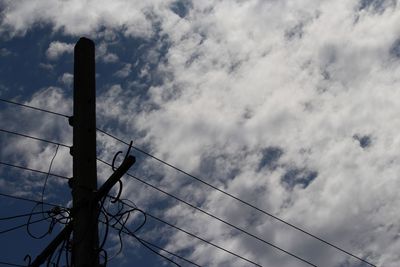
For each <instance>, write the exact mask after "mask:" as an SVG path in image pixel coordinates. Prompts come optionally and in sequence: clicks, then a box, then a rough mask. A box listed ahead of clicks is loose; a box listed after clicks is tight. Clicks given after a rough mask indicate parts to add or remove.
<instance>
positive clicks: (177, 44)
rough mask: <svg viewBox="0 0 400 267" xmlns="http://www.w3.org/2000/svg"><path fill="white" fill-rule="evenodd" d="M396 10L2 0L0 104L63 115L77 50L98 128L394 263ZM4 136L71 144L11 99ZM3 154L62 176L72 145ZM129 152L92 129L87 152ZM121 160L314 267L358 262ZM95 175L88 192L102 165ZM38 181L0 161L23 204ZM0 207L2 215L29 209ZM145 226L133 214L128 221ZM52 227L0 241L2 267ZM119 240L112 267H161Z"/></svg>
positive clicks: (399, 14) (35, 192)
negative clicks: (84, 42)
mask: <svg viewBox="0 0 400 267" xmlns="http://www.w3.org/2000/svg"><path fill="white" fill-rule="evenodd" d="M399 9H400V6H399V4H398V1H396V0H346V1H344V0H340V1H327V0H281V1H276V0H263V1H262V0H248V1H246V0H202V1H190V0H163V1H161V0H148V1H139V0H115V1H106V0H97V1H95V0H85V1H78V0H57V1H54V0H29V1H13V0H0V40H1V41H0V97H1V98H2V99H7V100H11V101H15V102H19V103H24V104H26V105H31V106H35V107H39V108H43V109H46V110H51V111H55V112H59V113H62V114H66V115H72V107H73V101H72V96H73V49H74V45H75V43H76V42H77V41H78V40H79V38H80V37H87V38H90V39H92V40H93V41H94V42H95V44H96V90H97V91H96V102H97V104H96V111H97V127H99V128H101V129H103V130H105V131H107V132H109V133H112V134H113V135H115V136H117V137H119V138H121V139H122V140H124V141H125V142H129V141H131V140H132V141H133V144H134V146H136V147H139V148H142V149H143V150H145V151H148V152H150V153H151V154H152V155H154V156H156V157H158V158H160V159H162V160H164V161H166V162H168V163H170V164H172V165H174V166H176V167H178V168H181V169H183V170H185V171H186V172H188V173H190V174H192V175H195V176H196V177H200V178H201V179H203V180H204V181H205V182H207V183H210V184H212V185H213V186H215V187H217V188H219V189H221V190H224V191H226V192H229V194H232V195H234V196H236V197H238V198H240V199H241V200H243V201H246V202H248V203H251V204H252V205H254V206H256V207H257V208H259V209H261V210H264V211H267V212H268V213H270V214H273V215H274V216H277V217H279V218H281V219H283V220H285V221H287V222H289V223H291V224H292V225H295V226H296V227H299V228H301V229H304V230H306V231H307V232H310V233H312V234H313V235H315V236H317V237H319V238H321V239H323V240H326V241H328V242H330V243H332V244H334V245H335V246H337V247H340V248H341V249H343V250H345V251H348V252H351V253H352V254H354V255H357V256H358V257H360V258H362V259H365V260H366V261H368V262H370V263H372V264H374V265H376V266H382V267H398V266H400V255H399V253H398V251H400V228H399V225H398V222H399V220H400V213H399V212H398V208H397V207H398V203H400V195H399V194H398V192H397V191H398V188H399V186H400V179H399V178H400V177H399V173H400V155H399V153H398V150H399V149H398V148H399V146H400V136H399V135H398V129H399V128H400V117H399V116H398V114H399V113H400V105H399V104H396V103H397V102H398V99H400V78H399V77H400V27H399V25H400V10H399ZM0 128H1V129H3V130H8V131H16V132H19V133H23V134H28V135H32V136H36V137H40V138H43V139H47V140H52V141H56V142H61V143H63V144H67V145H71V144H72V128H71V127H70V126H69V125H68V120H67V119H66V118H63V117H60V116H55V115H53V114H47V113H43V112H39V111H34V110H29V109H26V108H22V107H19V106H15V105H10V104H6V103H0ZM0 144H1V150H0V160H1V161H2V162H7V163H12V164H16V165H20V166H25V167H29V168H33V169H37V170H41V171H43V172H47V171H48V169H49V164H50V162H51V160H52V158H53V157H54V155H56V156H55V158H54V162H53V165H52V168H51V172H53V173H56V174H59V175H63V176H66V177H71V176H72V158H71V155H70V154H69V149H68V148H65V147H59V149H58V151H57V153H56V149H57V146H56V145H54V144H48V143H43V142H39V141H36V140H31V139H28V138H21V137H18V136H14V135H12V134H7V133H4V132H0ZM126 150H127V146H126V145H124V144H122V143H120V142H118V141H116V140H115V139H112V138H110V137H107V136H105V135H103V134H101V133H98V135H97V155H98V157H99V158H101V159H103V160H105V161H107V162H111V161H112V159H113V157H114V155H115V153H117V152H118V151H124V152H125V151H126ZM55 153H56V154H55ZM131 154H133V155H134V156H135V157H136V159H137V161H136V163H135V165H134V166H133V167H132V168H131V170H130V173H131V174H133V175H135V176H137V177H140V178H142V179H143V180H145V181H146V182H148V183H151V184H152V185H154V186H156V187H158V188H160V189H162V190H164V191H166V192H168V193H170V194H173V195H175V196H177V197H179V198H181V199H183V200H185V201H187V202H189V203H191V204H192V205H195V206H197V207H200V208H201V209H203V210H205V211H207V212H209V213H211V214H213V215H215V216H217V217H219V218H221V219H223V220H225V221H227V222H229V223H231V224H233V225H235V226H236V227H239V228H242V229H245V230H246V231H248V232H250V233H251V234H252V235H255V236H257V237H259V238H261V239H263V240H266V241H268V242H270V243H272V244H274V245H275V246H278V247H280V248H282V249H284V250H286V251H288V252H290V253H292V254H294V255H296V256H298V257H300V258H302V259H305V260H307V261H309V262H310V263H312V264H314V265H315V266H321V267H364V266H370V265H368V264H366V263H365V262H364V263H363V262H361V261H359V260H357V259H355V258H354V257H351V256H349V255H347V254H345V253H343V252H341V251H339V250H337V249H335V248H333V247H332V246H329V245H326V244H324V243H322V242H320V241H318V240H316V239H315V238H312V237H310V236H308V235H305V234H304V233H301V232H299V231H297V230H295V229H293V228H292V227H289V226H288V225H285V224H283V223H281V222H279V221H277V220H274V219H273V218H271V217H270V216H267V215H266V214H264V213H262V212H259V211H257V210H256V209H254V208H251V207H249V206H246V205H244V204H243V203H240V202H238V201H236V200H234V199H232V198H230V197H228V196H227V195H224V194H221V192H219V191H217V190H214V189H212V188H210V187H208V186H206V185H205V184H202V183H199V182H198V181H196V180H194V179H192V178H190V177H188V176H187V175H184V174H183V173H181V172H178V171H176V170H174V169H171V168H169V167H168V166H166V165H165V164H162V163H160V162H158V161H155V160H154V159H151V158H149V157H146V156H145V155H143V154H141V153H139V152H138V151H135V150H132V152H131ZM120 160H121V157H119V158H118V160H117V162H120ZM97 168H98V180H99V182H98V183H99V185H100V184H101V183H103V182H104V181H105V180H106V179H107V178H108V177H109V175H110V174H111V173H112V170H111V169H110V167H109V166H105V165H104V164H102V163H100V162H98V166H97ZM45 177H46V175H43V174H37V173H36V174H35V173H31V172H27V171H21V170H18V169H15V168H10V167H6V166H4V165H1V167H0V192H1V193H5V194H12V195H16V196H23V197H28V198H32V199H36V200H37V199H40V197H41V192H42V189H43V183H44V180H45ZM114 193H115V191H114ZM122 197H124V198H126V199H129V200H130V201H132V202H134V203H135V204H136V205H137V206H138V207H140V208H141V209H142V210H144V211H146V212H149V213H151V214H155V215H156V216H158V217H159V218H162V219H163V220H165V221H167V222H170V223H172V224H174V225H176V226H179V227H181V228H182V229H185V230H187V231H190V232H192V233H194V234H196V235H197V236H199V237H202V238H204V239H206V240H208V241H210V242H213V243H214V244H217V245H218V246H221V247H223V248H225V249H228V250H231V251H232V252H235V253H237V254H239V255H241V256H243V257H245V258H247V259H250V260H252V261H254V262H256V263H258V264H259V265H261V266H271V267H278V266H288V267H297V266H310V265H307V264H306V263H304V262H302V261H299V260H298V259H296V258H294V257H292V256H291V255H288V254H287V253H283V252H282V251H279V250H277V249H275V248H273V247H271V246H269V245H267V244H265V243H263V242H260V240H257V239H255V238H252V237H250V236H248V235H246V234H244V233H243V232H240V231H237V230H235V229H232V228H231V227H229V226H227V225H226V224H223V223H221V222H220V221H217V220H215V219H213V218H210V217H209V216H206V215H205V214H202V213H200V212H198V211H196V210H194V209H192V208H191V207H189V206H187V205H185V204H183V203H180V202H177V201H176V200H174V199H173V198H171V197H168V196H166V195H165V194H162V193H160V192H158V191H156V190H154V189H152V188H150V187H148V186H145V185H144V184H143V183H140V182H138V181H136V180H134V179H131V178H129V177H125V178H124V179H123V192H122ZM44 199H45V200H46V201H48V202H51V203H56V204H60V205H64V206H68V205H70V204H71V203H70V199H71V195H70V188H69V187H68V185H67V183H66V181H65V180H62V179H57V178H55V177H52V176H50V177H49V178H48V182H47V185H46V191H45V196H44ZM0 203H1V204H0V213H1V217H5V216H11V215H16V214H23V213H30V212H31V210H32V208H33V206H34V204H32V203H25V202H23V201H18V200H11V199H6V198H4V197H2V199H1V202H0ZM141 220H142V218H141V216H140V214H137V213H136V214H134V216H132V218H131V219H130V220H129V222H128V226H129V227H130V228H131V229H135V227H137V225H138V224H140V221H141ZM16 222H17V220H14V221H0V227H1V228H0V229H1V230H2V229H7V228H8V227H10V226H12V225H15V224H16ZM24 222H26V218H22V219H19V220H18V223H21V224H23V223H24ZM35 227H37V229H35ZM35 227H33V228H32V229H33V231H37V233H41V231H43V229H45V228H46V223H43V224H42V225H39V226H35ZM60 229H61V228H60V227H58V226H57V227H56V228H55V230H54V232H53V233H52V234H51V235H50V236H48V237H46V238H44V239H41V240H36V239H32V238H31V237H29V236H28V234H27V233H26V231H25V229H23V228H22V229H20V230H16V231H12V232H10V233H6V234H0V249H1V251H2V253H1V256H0V261H7V262H13V263H18V264H23V263H24V261H23V258H24V257H25V255H26V254H30V255H31V256H32V258H34V256H35V255H37V254H38V253H39V252H40V251H41V250H42V249H43V248H44V247H45V246H46V244H47V243H48V242H49V241H50V240H52V238H53V237H54V236H55V235H56V233H57V232H58V231H59V230H60ZM101 229H102V231H103V230H104V229H103V228H101ZM102 231H101V232H102ZM103 232H104V231H103ZM110 232H111V233H110V235H109V237H108V243H107V250H108V252H109V255H113V254H114V253H115V252H116V251H118V246H119V242H118V235H117V233H116V232H115V231H110ZM137 236H139V237H141V238H144V239H146V240H148V241H151V242H153V243H154V244H157V245H158V246H160V247H163V248H165V249H167V250H169V251H172V252H175V253H176V254H178V255H181V256H183V257H185V258H187V259H190V260H191V261H193V262H195V263H197V264H198V265H201V266H252V265H251V264H250V263H249V262H246V261H243V260H242V259H240V258H237V257H234V256H232V255H230V254H228V253H226V252H224V251H221V250H219V249H217V248H215V247H212V246H210V245H208V244H206V243H204V242H202V241H200V240H197V239H194V238H193V237H190V236H187V235H185V234H184V233H182V232H179V231H176V230H175V229H173V228H171V227H169V226H168V225H165V224H162V223H159V222H157V221H155V220H152V219H151V218H148V222H146V224H145V225H144V227H143V228H142V229H140V230H139V231H138V232H137ZM123 245H124V246H123V250H122V252H121V253H120V254H119V255H117V256H116V257H115V258H113V259H112V260H111V261H110V262H109V263H108V266H133V264H137V266H174V265H173V264H171V263H169V262H167V261H165V260H163V259H162V258H161V257H159V256H157V255H155V254H153V253H152V252H151V251H149V250H148V249H146V248H144V247H143V246H142V245H141V244H140V243H139V242H138V241H137V240H135V239H133V238H131V237H128V236H124V237H123ZM3 252H4V253H3ZM165 255H166V254H165ZM174 260H176V262H178V263H179V264H180V265H182V266H191V265H190V264H188V263H187V262H184V261H181V260H179V259H176V258H174Z"/></svg>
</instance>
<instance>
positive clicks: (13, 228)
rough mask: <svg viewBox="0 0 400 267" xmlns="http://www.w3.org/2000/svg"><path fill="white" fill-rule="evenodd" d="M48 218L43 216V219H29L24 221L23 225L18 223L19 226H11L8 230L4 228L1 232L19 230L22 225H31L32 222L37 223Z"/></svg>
mask: <svg viewBox="0 0 400 267" xmlns="http://www.w3.org/2000/svg"><path fill="white" fill-rule="evenodd" d="M47 219H48V218H41V219H38V220H35V221H29V222H27V223H24V224H21V225H18V226H14V227H12V228H9V229H7V230H2V231H0V234H5V233H8V232H11V231H14V230H17V229H19V228H22V227H26V226H28V225H30V224H35V223H38V222H42V221H45V220H47Z"/></svg>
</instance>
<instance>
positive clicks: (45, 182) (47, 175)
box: [42, 145, 60, 208]
mask: <svg viewBox="0 0 400 267" xmlns="http://www.w3.org/2000/svg"><path fill="white" fill-rule="evenodd" d="M59 147H60V146H59V145H57V147H56V151H55V152H54V156H53V158H52V159H51V161H50V165H49V170H48V171H47V174H46V178H45V180H44V184H43V188H42V203H43V199H44V191H45V190H46V185H47V180H48V178H49V175H50V172H51V167H52V166H53V162H54V159H55V158H56V156H57V152H58V148H59ZM42 208H43V206H42Z"/></svg>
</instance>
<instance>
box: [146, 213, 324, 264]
mask: <svg viewBox="0 0 400 267" xmlns="http://www.w3.org/2000/svg"><path fill="white" fill-rule="evenodd" d="M146 214H147V216H149V217H150V218H153V219H155V220H157V221H159V222H161V223H163V224H166V225H168V226H170V227H172V228H175V229H176V230H178V231H180V232H183V233H185V234H187V235H189V236H191V237H194V238H196V239H199V240H201V241H203V242H204V243H207V244H209V245H211V246H213V247H216V248H218V249H220V250H222V251H225V252H226V253H229V254H231V255H233V256H235V257H237V258H240V259H242V260H244V261H246V262H248V263H251V264H253V265H255V266H259V267H263V266H262V265H260V264H258V263H256V262H254V261H252V260H249V259H247V258H245V257H243V256H240V255H239V254H237V253H235V252H232V251H230V250H228V249H225V248H223V247H221V246H219V245H216V244H214V243H212V242H211V241H208V240H206V239H204V238H201V237H199V236H197V235H195V234H192V233H190V232H188V231H186V230H184V229H182V228H180V227H178V226H176V225H173V224H171V223H169V222H166V221H164V220H163V219H160V218H158V217H156V216H154V215H152V214H150V213H148V212H146ZM312 266H314V267H317V266H316V265H312Z"/></svg>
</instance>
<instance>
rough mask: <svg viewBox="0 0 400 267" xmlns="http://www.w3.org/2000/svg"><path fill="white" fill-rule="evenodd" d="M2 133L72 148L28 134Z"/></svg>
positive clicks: (1, 130) (7, 131)
mask: <svg viewBox="0 0 400 267" xmlns="http://www.w3.org/2000/svg"><path fill="white" fill-rule="evenodd" d="M0 132H4V133H8V134H14V135H18V136H22V137H26V138H30V139H33V140H37V141H42V142H46V143H50V144H53V145H59V146H63V147H67V148H71V146H69V145H66V144H63V143H59V142H55V141H50V140H46V139H42V138H38V137H35V136H31V135H27V134H21V133H17V132H14V131H9V130H4V129H0Z"/></svg>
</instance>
